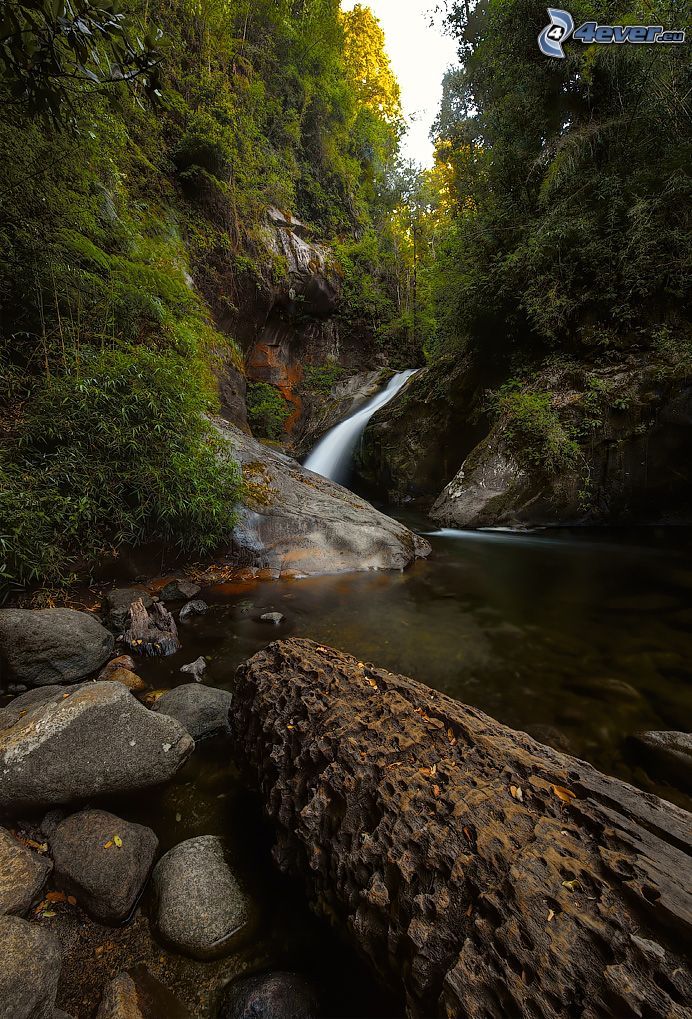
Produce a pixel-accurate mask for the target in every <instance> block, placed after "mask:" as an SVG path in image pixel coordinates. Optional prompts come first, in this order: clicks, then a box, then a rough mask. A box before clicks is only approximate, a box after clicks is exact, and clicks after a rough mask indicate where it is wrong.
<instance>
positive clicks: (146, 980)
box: [96, 965, 191, 1019]
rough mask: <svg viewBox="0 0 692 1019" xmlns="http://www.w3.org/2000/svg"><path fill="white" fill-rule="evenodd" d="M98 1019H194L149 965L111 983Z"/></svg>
mask: <svg viewBox="0 0 692 1019" xmlns="http://www.w3.org/2000/svg"><path fill="white" fill-rule="evenodd" d="M96 1019H191V1016H190V1013H189V1012H188V1010H187V1009H186V1008H185V1006H184V1005H183V1004H182V1003H181V1002H180V1001H178V999H177V998H176V997H175V995H174V994H172V993H171V992H170V991H169V990H168V988H167V987H165V986H164V985H163V984H162V983H161V982H160V981H159V980H157V979H156V978H155V977H153V976H152V975H151V973H149V971H148V970H147V969H146V967H145V966H143V965H139V966H135V967H134V969H131V970H128V972H127V973H119V974H118V976H117V977H115V979H114V980H111V982H110V983H109V984H106V987H105V989H104V992H103V996H102V998H101V1004H100V1005H99V1010H98V1012H97V1013H96Z"/></svg>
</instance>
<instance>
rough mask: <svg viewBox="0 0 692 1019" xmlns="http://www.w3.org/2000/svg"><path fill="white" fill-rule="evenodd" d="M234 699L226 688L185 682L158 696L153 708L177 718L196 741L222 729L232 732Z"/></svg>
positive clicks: (222, 730)
mask: <svg viewBox="0 0 692 1019" xmlns="http://www.w3.org/2000/svg"><path fill="white" fill-rule="evenodd" d="M232 703H233V696H232V694H230V693H228V691H227V690H217V689H216V688H215V687H212V686H202V685H201V684H199V683H186V684H185V685H184V686H177V687H176V688H175V689H174V690H169V692H168V693H165V694H164V695H163V696H162V697H159V699H158V700H157V701H156V703H155V704H153V705H152V709H151V710H152V711H160V712H161V713H162V714H163V715H169V716H170V717H171V718H175V719H176V720H177V721H178V722H180V724H181V725H182V726H184V728H185V729H187V731H188V732H189V733H190V735H191V736H192V738H193V739H194V740H195V742H197V741H198V740H203V739H207V738H208V737H210V736H218V735H219V734H220V733H226V734H227V735H230V732H231V728H230V724H229V721H228V713H229V711H230V709H231V704H232Z"/></svg>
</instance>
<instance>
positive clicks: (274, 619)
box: [260, 612, 286, 626]
mask: <svg viewBox="0 0 692 1019" xmlns="http://www.w3.org/2000/svg"><path fill="white" fill-rule="evenodd" d="M285 618H286V616H284V615H282V613H281V612H265V613H264V615H263V616H260V620H261V621H262V622H263V623H273V624H274V626H278V625H279V623H283V621H284V619H285Z"/></svg>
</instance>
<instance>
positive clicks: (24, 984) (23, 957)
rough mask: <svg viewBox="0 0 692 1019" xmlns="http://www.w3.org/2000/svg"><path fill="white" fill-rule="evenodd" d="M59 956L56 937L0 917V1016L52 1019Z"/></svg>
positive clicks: (4, 1018) (23, 922)
mask: <svg viewBox="0 0 692 1019" xmlns="http://www.w3.org/2000/svg"><path fill="white" fill-rule="evenodd" d="M61 964H62V956H61V952H60V946H59V944H58V942H57V940H56V938H55V937H54V936H53V935H52V934H49V933H48V931H45V930H43V929H42V928H41V927H39V926H38V925H37V924H35V923H28V922H27V921H26V920H21V919H20V918H19V917H18V916H1V917H0V1019H53V1015H54V1009H55V996H56V993H57V990H58V979H59V977H60V966H61Z"/></svg>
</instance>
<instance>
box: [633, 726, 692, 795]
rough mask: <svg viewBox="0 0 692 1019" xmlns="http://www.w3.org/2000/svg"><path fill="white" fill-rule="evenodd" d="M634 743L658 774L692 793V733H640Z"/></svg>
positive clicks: (634, 737)
mask: <svg viewBox="0 0 692 1019" xmlns="http://www.w3.org/2000/svg"><path fill="white" fill-rule="evenodd" d="M632 742H633V743H634V746H635V747H636V749H637V751H639V752H640V753H642V754H643V756H644V757H645V758H646V764H648V765H651V767H652V768H653V769H655V771H656V772H657V773H659V774H660V775H661V776H662V777H664V778H667V779H668V780H669V781H671V782H672V783H673V784H674V785H679V786H680V787H681V788H682V789H687V790H688V791H692V733H689V732H674V731H670V732H639V733H636V735H635V736H633V737H632Z"/></svg>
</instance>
